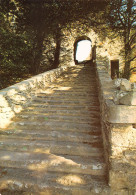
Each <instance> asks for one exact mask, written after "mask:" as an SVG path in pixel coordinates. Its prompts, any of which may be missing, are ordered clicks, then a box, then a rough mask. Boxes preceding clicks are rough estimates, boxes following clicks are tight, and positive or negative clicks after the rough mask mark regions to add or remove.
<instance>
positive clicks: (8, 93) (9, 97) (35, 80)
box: [0, 66, 68, 128]
mask: <svg viewBox="0 0 136 195" xmlns="http://www.w3.org/2000/svg"><path fill="white" fill-rule="evenodd" d="M67 68H68V66H62V67H60V68H57V69H54V70H51V71H47V72H45V73H42V74H39V75H37V76H34V77H32V78H30V79H27V80H24V81H22V82H20V83H18V84H15V85H12V86H10V87H7V88H6V89H3V90H1V91H0V128H4V127H6V126H7V125H9V123H10V120H11V119H12V118H13V117H14V116H15V115H16V113H19V112H20V111H21V110H22V109H23V108H24V107H25V106H27V105H28V104H29V102H30V101H31V99H32V98H33V96H34V95H35V92H36V91H37V90H42V89H44V88H46V87H48V86H49V84H50V82H53V81H54V80H55V79H56V78H57V77H58V76H59V75H60V74H61V73H62V72H63V71H64V70H66V69H67Z"/></svg>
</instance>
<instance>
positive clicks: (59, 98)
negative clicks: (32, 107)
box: [35, 94, 99, 102]
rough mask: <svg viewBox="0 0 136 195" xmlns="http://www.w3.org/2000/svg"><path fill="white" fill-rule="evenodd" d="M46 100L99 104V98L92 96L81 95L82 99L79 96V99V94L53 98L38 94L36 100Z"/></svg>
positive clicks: (55, 95)
mask: <svg viewBox="0 0 136 195" xmlns="http://www.w3.org/2000/svg"><path fill="white" fill-rule="evenodd" d="M37 98H38V99H45V100H55V101H58V100H63V101H80V102H86V101H91V102H92V101H93V102H99V100H98V96H96V95H94V96H93V95H91V96H87V97H86V96H84V94H81V95H80V98H79V96H78V97H77V94H76V95H72V96H70V95H66V94H65V95H63V96H62V95H61V96H60V95H57V94H54V95H53V96H51V95H50V96H49V95H46V94H38V95H37V96H36V97H35V99H37Z"/></svg>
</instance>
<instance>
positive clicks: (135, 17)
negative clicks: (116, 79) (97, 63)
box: [107, 0, 136, 79]
mask: <svg viewBox="0 0 136 195" xmlns="http://www.w3.org/2000/svg"><path fill="white" fill-rule="evenodd" d="M135 11H136V7H135V0H111V1H110V6H109V12H108V15H107V21H108V25H109V26H110V27H111V28H112V30H113V31H114V32H116V33H118V35H119V36H120V37H122V38H123V41H124V59H125V66H124V71H123V77H125V78H127V79H129V77H130V71H131V62H132V61H134V60H135V58H136V55H135V53H136V52H135V51H136V28H135V27H136V14H135Z"/></svg>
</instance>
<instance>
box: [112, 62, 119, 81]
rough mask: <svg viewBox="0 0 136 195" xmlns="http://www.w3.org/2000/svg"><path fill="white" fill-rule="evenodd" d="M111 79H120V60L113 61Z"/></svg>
mask: <svg viewBox="0 0 136 195" xmlns="http://www.w3.org/2000/svg"><path fill="white" fill-rule="evenodd" d="M111 78H112V79H115V78H119V60H111Z"/></svg>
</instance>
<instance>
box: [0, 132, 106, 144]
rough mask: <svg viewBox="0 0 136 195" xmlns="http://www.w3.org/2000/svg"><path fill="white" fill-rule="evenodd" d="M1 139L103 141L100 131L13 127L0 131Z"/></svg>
mask: <svg viewBox="0 0 136 195" xmlns="http://www.w3.org/2000/svg"><path fill="white" fill-rule="evenodd" d="M0 137H1V141H2V140H4V139H8V138H9V139H18V140H20V139H21V140H30V141H31V140H33V139H36V140H45V141H55V140H57V141H63V142H64V141H66V142H67V141H68V142H74V143H75V142H81V143H96V142H102V138H101V135H100V132H93V133H92V134H91V133H90V134H87V133H83V132H80V133H79V132H71V131H69V132H66V131H53V130H50V131H49V130H33V131H32V130H29V129H26V130H20V129H11V130H8V131H4V130H3V131H0Z"/></svg>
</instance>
